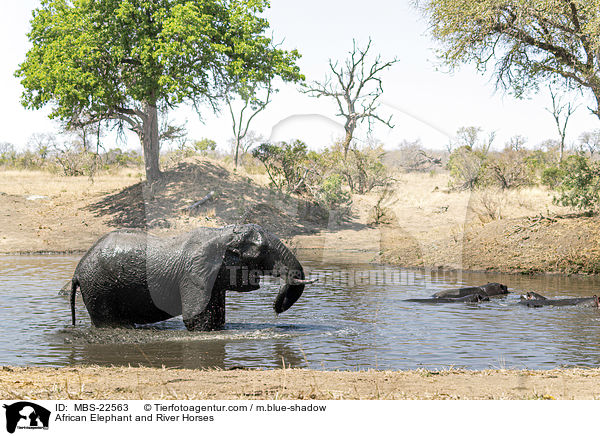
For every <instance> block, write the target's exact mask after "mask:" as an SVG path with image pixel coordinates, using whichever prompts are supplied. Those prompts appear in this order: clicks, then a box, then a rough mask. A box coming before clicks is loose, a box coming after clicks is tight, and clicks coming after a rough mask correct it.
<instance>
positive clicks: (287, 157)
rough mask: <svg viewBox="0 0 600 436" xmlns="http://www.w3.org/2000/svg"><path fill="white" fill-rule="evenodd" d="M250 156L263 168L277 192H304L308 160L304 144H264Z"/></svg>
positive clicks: (297, 141) (296, 141) (300, 142)
mask: <svg viewBox="0 0 600 436" xmlns="http://www.w3.org/2000/svg"><path fill="white" fill-rule="evenodd" d="M252 155H253V156H254V157H255V158H256V159H258V160H259V161H261V162H262V163H263V165H264V166H265V169H266V171H267V174H268V176H269V179H270V180H271V184H272V185H273V186H274V187H275V188H276V189H278V190H280V191H283V190H286V191H287V192H293V193H302V192H304V191H305V190H306V184H305V180H306V176H307V175H308V172H309V169H308V162H307V160H308V158H307V148H306V144H304V143H303V142H302V141H299V140H295V141H292V142H291V143H287V142H280V143H279V144H270V143H268V142H267V143H264V144H261V145H259V146H258V147H257V148H256V149H254V150H253V152H252Z"/></svg>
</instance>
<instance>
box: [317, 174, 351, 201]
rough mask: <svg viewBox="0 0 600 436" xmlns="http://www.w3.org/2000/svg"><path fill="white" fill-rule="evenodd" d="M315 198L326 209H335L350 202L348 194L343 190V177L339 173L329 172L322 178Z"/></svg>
mask: <svg viewBox="0 0 600 436" xmlns="http://www.w3.org/2000/svg"><path fill="white" fill-rule="evenodd" d="M317 200H318V202H319V204H320V205H321V206H323V207H325V208H327V209H335V208H337V207H339V206H340V205H342V204H349V203H350V194H348V192H346V191H345V190H344V179H343V177H342V176H341V175H340V174H331V175H329V176H327V177H325V178H324V179H323V181H322V182H321V185H320V187H319V190H318V194H317Z"/></svg>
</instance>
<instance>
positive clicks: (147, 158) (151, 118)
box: [140, 103, 161, 183]
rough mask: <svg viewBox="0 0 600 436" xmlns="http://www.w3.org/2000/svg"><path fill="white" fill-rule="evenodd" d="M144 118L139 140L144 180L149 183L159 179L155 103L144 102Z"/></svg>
mask: <svg viewBox="0 0 600 436" xmlns="http://www.w3.org/2000/svg"><path fill="white" fill-rule="evenodd" d="M144 112H145V119H144V124H143V128H142V134H141V138H140V139H141V141H142V147H143V149H144V164H145V167H146V180H147V181H148V182H149V183H153V182H156V181H157V180H159V179H160V175H161V173H160V165H159V155H160V142H159V139H158V110H157V108H156V104H153V103H145V105H144Z"/></svg>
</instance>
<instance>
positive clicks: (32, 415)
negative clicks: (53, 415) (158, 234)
mask: <svg viewBox="0 0 600 436" xmlns="http://www.w3.org/2000/svg"><path fill="white" fill-rule="evenodd" d="M4 408H5V409H6V431H8V432H9V433H14V432H15V430H16V429H17V428H18V429H27V430H37V429H44V430H47V429H48V423H49V422H50V411H49V410H48V409H45V408H44V407H42V406H38V405H37V404H35V403H30V402H29V401H19V402H18V403H13V404H9V405H7V404H5V405H4Z"/></svg>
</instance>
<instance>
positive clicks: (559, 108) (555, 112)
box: [546, 86, 579, 162]
mask: <svg viewBox="0 0 600 436" xmlns="http://www.w3.org/2000/svg"><path fill="white" fill-rule="evenodd" d="M548 88H549V89H550V97H551V98H552V107H551V108H546V110H547V111H548V112H549V113H551V114H552V117H554V123H555V124H556V129H557V130H558V136H559V137H560V154H559V158H558V160H559V162H562V160H563V155H564V151H565V137H566V135H567V125H568V124H569V119H570V118H571V115H573V113H574V112H575V111H576V110H577V108H578V107H579V105H576V106H574V105H573V103H572V102H570V101H569V102H568V103H564V102H563V98H562V97H561V96H559V95H558V94H557V93H556V92H555V91H554V90H553V89H552V86H549V87H548Z"/></svg>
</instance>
